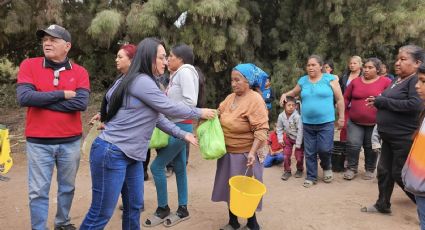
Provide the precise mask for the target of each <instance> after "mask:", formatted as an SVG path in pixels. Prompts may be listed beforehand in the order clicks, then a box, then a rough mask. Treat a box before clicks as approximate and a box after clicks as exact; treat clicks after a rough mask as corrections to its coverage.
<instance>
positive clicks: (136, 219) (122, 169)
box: [80, 137, 143, 230]
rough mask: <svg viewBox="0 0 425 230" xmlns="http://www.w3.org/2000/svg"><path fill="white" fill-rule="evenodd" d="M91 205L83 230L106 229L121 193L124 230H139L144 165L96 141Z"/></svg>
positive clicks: (108, 145) (101, 141)
mask: <svg viewBox="0 0 425 230" xmlns="http://www.w3.org/2000/svg"><path fill="white" fill-rule="evenodd" d="M90 172H91V179H92V202H91V206H90V209H89V211H88V213H87V215H86V217H85V218H84V221H83V223H82V224H81V226H80V230H84V229H104V228H105V225H106V224H107V223H108V221H109V219H110V218H111V217H112V214H113V213H114V210H115V206H116V205H117V202H118V198H119V196H120V193H121V195H122V202H123V207H124V211H123V216H122V229H140V210H141V208H142V207H143V163H142V162H141V161H136V160H133V159H131V158H129V157H127V156H126V155H125V154H124V153H123V152H122V151H121V150H120V149H119V148H118V147H117V146H116V145H114V144H111V143H109V142H107V141H104V140H102V139H101V138H99V137H98V138H96V139H95V141H94V142H93V145H92V147H91V150H90Z"/></svg>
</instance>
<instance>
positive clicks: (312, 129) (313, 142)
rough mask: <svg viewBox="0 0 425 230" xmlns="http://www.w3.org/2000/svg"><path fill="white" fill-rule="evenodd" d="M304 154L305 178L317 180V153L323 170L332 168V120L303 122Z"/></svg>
mask: <svg viewBox="0 0 425 230" xmlns="http://www.w3.org/2000/svg"><path fill="white" fill-rule="evenodd" d="M303 135H304V155H305V164H306V168H307V178H306V179H307V180H311V181H317V155H319V158H320V166H321V167H322V169H323V170H330V169H332V163H331V157H332V149H333V146H334V122H327V123H323V124H318V125H311V124H303Z"/></svg>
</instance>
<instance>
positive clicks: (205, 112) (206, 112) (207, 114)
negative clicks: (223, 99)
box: [201, 108, 217, 120]
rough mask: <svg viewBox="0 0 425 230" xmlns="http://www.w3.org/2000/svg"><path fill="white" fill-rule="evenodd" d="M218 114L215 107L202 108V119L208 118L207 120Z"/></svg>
mask: <svg viewBox="0 0 425 230" xmlns="http://www.w3.org/2000/svg"><path fill="white" fill-rule="evenodd" d="M216 114H217V111H216V110H215V109H206V108H202V109H201V118H202V119H207V120H209V119H213V118H214V117H215V115H216Z"/></svg>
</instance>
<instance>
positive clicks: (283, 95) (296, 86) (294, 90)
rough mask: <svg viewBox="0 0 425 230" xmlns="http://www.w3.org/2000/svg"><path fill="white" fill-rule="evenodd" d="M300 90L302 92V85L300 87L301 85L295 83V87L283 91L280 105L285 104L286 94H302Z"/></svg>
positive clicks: (293, 95)
mask: <svg viewBox="0 0 425 230" xmlns="http://www.w3.org/2000/svg"><path fill="white" fill-rule="evenodd" d="M300 92H301V87H300V85H298V84H297V85H295V87H294V88H293V89H291V90H289V91H288V92H286V93H283V94H282V96H281V97H280V106H283V104H284V103H285V101H286V96H292V97H295V96H298V95H299V94H300Z"/></svg>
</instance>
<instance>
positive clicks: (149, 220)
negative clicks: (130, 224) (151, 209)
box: [143, 214, 171, 228]
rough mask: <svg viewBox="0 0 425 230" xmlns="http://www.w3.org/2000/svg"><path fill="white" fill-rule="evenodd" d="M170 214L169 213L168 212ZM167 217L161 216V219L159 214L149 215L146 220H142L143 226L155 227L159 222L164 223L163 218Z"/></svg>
mask: <svg viewBox="0 0 425 230" xmlns="http://www.w3.org/2000/svg"><path fill="white" fill-rule="evenodd" d="M170 215H171V214H170ZM166 218H167V217H165V218H163V219H161V218H160V217H159V216H156V215H155V214H154V215H152V216H150V217H148V218H147V219H146V220H145V222H143V226H145V227H148V228H149V227H155V226H157V225H160V224H162V223H164V221H165V219H166Z"/></svg>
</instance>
